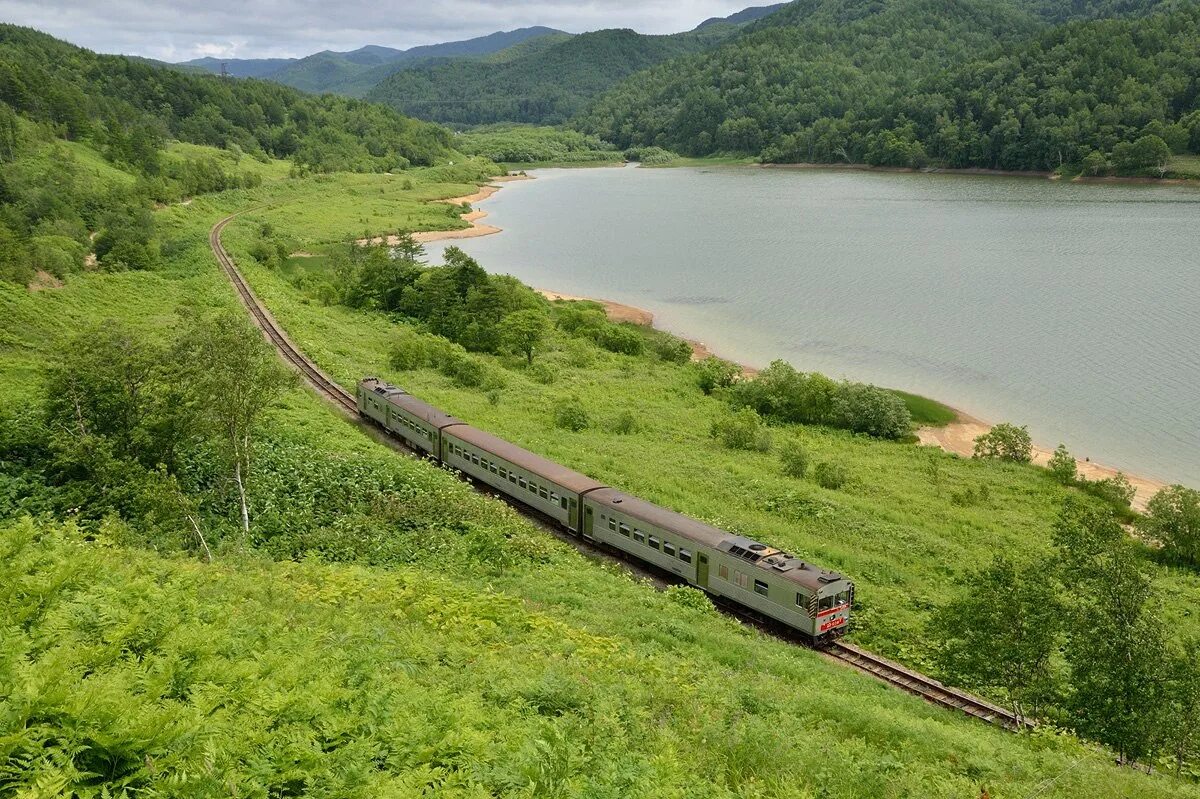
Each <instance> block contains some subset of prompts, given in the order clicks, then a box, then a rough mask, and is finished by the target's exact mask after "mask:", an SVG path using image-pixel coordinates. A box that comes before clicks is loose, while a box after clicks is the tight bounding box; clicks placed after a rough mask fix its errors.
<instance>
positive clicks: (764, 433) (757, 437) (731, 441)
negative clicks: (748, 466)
mask: <svg viewBox="0 0 1200 799" xmlns="http://www.w3.org/2000/svg"><path fill="white" fill-rule="evenodd" d="M709 434H710V435H711V436H712V437H713V438H715V439H716V440H717V441H718V442H720V444H721V446H723V447H725V448H726V449H742V450H751V451H758V452H766V451H767V450H769V449H770V448H771V433H770V432H769V431H768V430H767V425H766V423H764V422H763V420H762V417H760V416H759V415H758V412H757V411H755V410H754V409H753V408H739V409H738V410H736V411H732V412H730V413H727V414H724V415H723V416H720V417H718V418H717V419H715V420H713V423H712V427H711V429H710V430H709Z"/></svg>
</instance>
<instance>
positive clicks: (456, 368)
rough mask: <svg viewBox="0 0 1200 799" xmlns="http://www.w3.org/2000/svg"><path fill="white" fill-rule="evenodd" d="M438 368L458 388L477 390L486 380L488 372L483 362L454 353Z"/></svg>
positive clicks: (463, 353)
mask: <svg viewBox="0 0 1200 799" xmlns="http://www.w3.org/2000/svg"><path fill="white" fill-rule="evenodd" d="M438 368H439V369H440V370H441V372H442V374H444V375H446V376H447V377H449V378H450V379H451V380H453V381H454V384H455V385H456V386H459V387H460V388H479V387H481V386H483V384H484V382H485V381H486V380H487V379H488V370H487V367H486V366H485V365H484V364H483V362H482V361H480V360H479V359H477V358H472V357H471V356H470V355H467V354H466V353H465V352H461V353H454V355H453V356H451V357H449V358H447V359H445V360H443V361H442V362H441V363H440V364H439V365H438Z"/></svg>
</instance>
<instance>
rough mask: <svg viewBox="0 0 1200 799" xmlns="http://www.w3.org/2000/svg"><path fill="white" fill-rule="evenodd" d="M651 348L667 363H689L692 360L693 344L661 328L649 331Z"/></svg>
mask: <svg viewBox="0 0 1200 799" xmlns="http://www.w3.org/2000/svg"><path fill="white" fill-rule="evenodd" d="M647 338H648V340H649V344H650V350H651V351H652V352H653V353H654V354H655V355H657V356H658V357H659V358H660V359H662V360H664V361H666V362H667V363H688V362H689V361H691V360H692V345H690V344H688V343H687V342H686V341H684V340H683V339H681V338H678V337H676V336H672V335H671V334H670V333H665V332H663V331H661V330H650V331H648V334H647Z"/></svg>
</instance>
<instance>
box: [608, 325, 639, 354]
mask: <svg viewBox="0 0 1200 799" xmlns="http://www.w3.org/2000/svg"><path fill="white" fill-rule="evenodd" d="M597 343H599V344H600V346H601V347H603V348H604V349H606V350H608V351H609V352H618V353H621V354H622V355H641V354H642V351H643V350H645V348H646V339H645V338H644V337H643V335H642V333H641V331H639V330H638V329H637V326H636V325H630V324H620V325H613V324H609V325H606V326H605V327H603V328H602V329H601V330H600V335H599V337H598V338H597Z"/></svg>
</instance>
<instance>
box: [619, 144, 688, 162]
mask: <svg viewBox="0 0 1200 799" xmlns="http://www.w3.org/2000/svg"><path fill="white" fill-rule="evenodd" d="M677 158H679V156H677V155H675V153H673V152H671V151H670V150H664V149H663V148H662V147H630V148H629V149H628V150H626V151H625V160H626V161H637V162H638V163H641V164H669V163H671V162H672V161H674V160H676V159H677Z"/></svg>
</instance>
